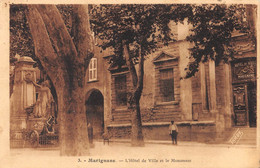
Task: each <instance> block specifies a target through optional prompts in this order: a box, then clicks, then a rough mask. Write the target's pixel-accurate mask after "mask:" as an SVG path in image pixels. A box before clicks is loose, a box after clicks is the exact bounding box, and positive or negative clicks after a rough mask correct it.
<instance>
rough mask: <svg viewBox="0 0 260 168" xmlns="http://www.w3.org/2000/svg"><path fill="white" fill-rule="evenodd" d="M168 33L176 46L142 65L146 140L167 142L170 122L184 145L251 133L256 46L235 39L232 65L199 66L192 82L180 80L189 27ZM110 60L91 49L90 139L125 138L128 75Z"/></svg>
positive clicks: (88, 85) (238, 36)
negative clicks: (105, 134) (244, 131)
mask: <svg viewBox="0 0 260 168" xmlns="http://www.w3.org/2000/svg"><path fill="white" fill-rule="evenodd" d="M173 31H175V32H174V33H175V34H176V37H177V41H176V42H173V43H171V44H169V45H168V46H167V47H162V48H160V49H159V50H158V51H157V52H155V53H152V54H151V55H149V56H148V57H147V59H146V60H145V64H144V67H145V69H144V71H145V74H144V89H143V93H142V97H141V100H140V105H141V116H142V125H143V134H144V137H145V139H154V140H156V139H160V140H168V139H170V136H169V135H168V126H169V124H170V121H171V120H174V121H176V123H177V125H178V127H179V139H180V140H187V141H203V142H212V141H216V140H221V139H225V138H226V137H225V136H226V134H229V133H230V132H229V131H230V130H232V129H234V128H237V126H241V127H256V56H257V52H256V46H255V44H254V43H253V42H252V41H250V40H249V39H248V36H246V35H244V34H238V33H237V34H234V38H233V39H234V44H235V46H236V53H235V59H234V60H232V61H229V62H228V63H220V64H219V65H218V66H216V65H215V62H214V61H209V62H206V63H201V64H200V67H199V72H197V73H196V75H195V76H194V77H192V78H188V79H181V78H182V77H184V76H185V74H186V72H185V70H184V69H185V68H186V67H187V65H188V62H189V55H190V52H189V48H191V44H190V43H189V42H187V41H186V40H185V37H186V36H187V34H188V33H189V25H187V24H178V25H174V26H173ZM112 54H113V52H112V50H111V51H104V52H102V53H100V52H99V49H98V48H96V51H95V56H94V58H93V59H92V60H91V63H90V66H89V68H88V70H87V71H88V72H87V75H86V109H87V110H86V114H87V116H88V120H89V122H91V123H92V125H93V127H94V137H95V138H101V135H102V133H103V132H106V131H108V132H109V133H110V134H111V135H112V136H113V137H115V138H130V134H131V114H130V112H129V111H128V109H127V92H128V91H127V88H129V85H130V80H129V75H130V73H129V72H128V69H127V68H126V67H122V68H121V69H117V68H115V67H111V65H110V64H109V63H108V62H109V57H110V56H111V55H112Z"/></svg>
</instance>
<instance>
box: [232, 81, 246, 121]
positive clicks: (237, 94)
mask: <svg viewBox="0 0 260 168" xmlns="http://www.w3.org/2000/svg"><path fill="white" fill-rule="evenodd" d="M233 98H234V100H233V105H234V113H235V116H234V119H235V125H236V126H247V125H248V101H247V100H248V99H247V85H246V84H240V85H233Z"/></svg>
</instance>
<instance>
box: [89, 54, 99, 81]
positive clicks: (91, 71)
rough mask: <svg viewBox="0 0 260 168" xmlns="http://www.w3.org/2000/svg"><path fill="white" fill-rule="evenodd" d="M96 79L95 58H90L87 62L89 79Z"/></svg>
mask: <svg viewBox="0 0 260 168" xmlns="http://www.w3.org/2000/svg"><path fill="white" fill-rule="evenodd" d="M95 80H97V58H92V59H91V60H90V63H89V81H95Z"/></svg>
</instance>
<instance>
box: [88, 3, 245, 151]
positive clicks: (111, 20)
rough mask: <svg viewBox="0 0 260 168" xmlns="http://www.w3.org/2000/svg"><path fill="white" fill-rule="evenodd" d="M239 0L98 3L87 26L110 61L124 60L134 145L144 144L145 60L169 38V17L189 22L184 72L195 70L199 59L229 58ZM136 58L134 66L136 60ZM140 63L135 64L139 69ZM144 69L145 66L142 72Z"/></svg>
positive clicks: (239, 26)
mask: <svg viewBox="0 0 260 168" xmlns="http://www.w3.org/2000/svg"><path fill="white" fill-rule="evenodd" d="M244 14H245V10H244V7H243V6H242V5H176V4H175V5H140V4H131V5H96V6H93V8H92V14H91V26H92V28H93V31H94V32H95V35H96V36H98V37H99V39H101V40H100V43H99V46H100V47H102V48H103V49H104V50H105V49H107V48H113V49H114V53H115V54H114V56H113V57H112V59H111V63H112V64H117V65H118V66H119V68H120V67H121V66H122V65H124V64H125V65H127V67H128V70H129V72H130V81H131V84H132V85H131V87H130V88H129V89H128V90H129V96H128V109H129V110H130V111H131V114H132V131H131V137H132V145H134V146H136V145H137V146H142V145H143V144H144V141H143V134H142V119H141V114H140V113H141V112H140V103H139V102H140V98H141V95H142V90H143V77H144V60H145V57H146V56H148V55H149V54H151V53H152V52H155V51H156V50H157V49H158V48H160V47H159V46H161V45H162V44H163V45H167V44H168V43H169V42H172V41H173V40H174V39H173V37H174V35H173V34H171V29H170V27H169V23H170V22H175V23H177V24H178V23H182V22H183V21H184V19H186V20H187V21H188V23H189V24H191V25H192V26H193V27H192V29H191V31H192V34H190V36H189V37H187V39H188V40H189V41H190V42H191V43H193V44H194V47H193V48H192V49H191V57H190V58H191V59H190V60H191V61H190V64H189V65H188V67H187V69H186V70H187V75H186V77H191V76H193V75H194V74H195V73H196V72H197V71H198V67H199V63H200V62H206V61H207V60H209V59H212V60H215V61H216V63H217V64H218V63H219V62H220V61H222V60H224V61H227V60H228V58H230V57H231V58H232V56H233V55H232V53H233V50H232V45H231V39H232V32H233V31H234V30H238V31H242V30H244V31H245V25H246V24H244V23H243V18H245V17H244ZM136 64H138V66H136ZM137 68H138V69H137ZM146 73H148V72H146Z"/></svg>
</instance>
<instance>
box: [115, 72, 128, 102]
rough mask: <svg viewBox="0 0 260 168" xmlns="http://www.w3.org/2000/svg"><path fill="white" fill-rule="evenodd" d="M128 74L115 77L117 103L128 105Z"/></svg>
mask: <svg viewBox="0 0 260 168" xmlns="http://www.w3.org/2000/svg"><path fill="white" fill-rule="evenodd" d="M126 89H127V87H126V75H119V76H116V77H115V92H116V105H118V106H126V105H127V91H126Z"/></svg>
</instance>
